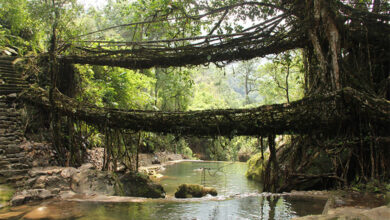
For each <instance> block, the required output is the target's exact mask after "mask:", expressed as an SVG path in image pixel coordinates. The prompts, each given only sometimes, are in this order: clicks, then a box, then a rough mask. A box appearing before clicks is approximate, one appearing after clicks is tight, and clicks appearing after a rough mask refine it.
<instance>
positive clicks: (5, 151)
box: [0, 141, 23, 156]
mask: <svg viewBox="0 0 390 220" xmlns="http://www.w3.org/2000/svg"><path fill="white" fill-rule="evenodd" d="M20 142H21V141H19V144H20ZM0 149H2V150H3V154H6V156H7V155H9V154H17V153H20V152H22V151H23V148H20V147H15V145H13V146H12V145H11V146H0Z"/></svg>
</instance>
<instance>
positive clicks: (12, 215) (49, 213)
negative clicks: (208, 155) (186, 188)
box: [0, 162, 326, 220]
mask: <svg viewBox="0 0 390 220" xmlns="http://www.w3.org/2000/svg"><path fill="white" fill-rule="evenodd" d="M246 169H247V165H246V163H238V162H236V163H231V162H181V163H177V164H173V165H170V166H167V167H166V169H165V170H164V171H162V172H161V173H162V174H163V177H162V178H161V179H160V183H161V184H162V185H163V186H164V189H165V190H166V192H167V198H166V199H146V200H132V201H130V200H129V201H126V202H124V201H123V200H122V201H120V202H118V201H115V199H113V200H110V201H109V202H107V201H106V202H101V201H100V202H99V201H91V200H89V201H83V200H77V201H47V202H44V203H41V204H32V205H28V206H20V207H14V208H11V209H3V210H0V219H1V216H3V217H5V216H7V214H8V217H7V218H9V219H41V218H46V219H97V220H98V219H136V220H142V219H191V220H192V219H202V220H203V219H205V220H206V219H207V220H208V219H221V220H227V219H290V218H292V217H296V216H303V215H308V214H320V213H321V212H322V209H323V207H324V205H325V202H326V201H325V200H323V199H309V198H294V197H290V196H279V195H277V194H270V193H261V185H260V184H258V183H256V182H253V181H250V180H248V179H247V178H246V177H245V175H244V174H245V171H246ZM182 183H192V184H204V185H206V186H212V187H215V188H216V189H217V191H218V196H217V197H212V196H206V197H203V198H192V199H175V198H174V197H173V195H174V191H175V189H176V188H177V186H178V185H180V184H182Z"/></svg>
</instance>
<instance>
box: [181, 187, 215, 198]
mask: <svg viewBox="0 0 390 220" xmlns="http://www.w3.org/2000/svg"><path fill="white" fill-rule="evenodd" d="M207 194H210V195H212V196H216V195H218V192H217V190H216V189H215V188H212V187H203V186H201V185H197V184H181V185H180V186H179V187H178V188H177V190H176V192H175V197H176V198H192V197H197V198H200V197H203V196H205V195H207Z"/></svg>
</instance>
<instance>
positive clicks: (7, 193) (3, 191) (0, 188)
mask: <svg viewBox="0 0 390 220" xmlns="http://www.w3.org/2000/svg"><path fill="white" fill-rule="evenodd" d="M14 193H15V190H14V189H13V188H11V187H9V186H7V185H0V208H1V207H3V206H7V205H8V202H9V201H10V200H11V198H12V196H13V195H14Z"/></svg>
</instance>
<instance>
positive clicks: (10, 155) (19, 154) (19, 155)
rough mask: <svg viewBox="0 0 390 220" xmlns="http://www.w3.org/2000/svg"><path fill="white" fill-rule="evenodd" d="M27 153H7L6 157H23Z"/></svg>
mask: <svg viewBox="0 0 390 220" xmlns="http://www.w3.org/2000/svg"><path fill="white" fill-rule="evenodd" d="M24 155H25V152H20V153H15V154H7V155H5V156H6V158H23V157H24Z"/></svg>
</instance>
